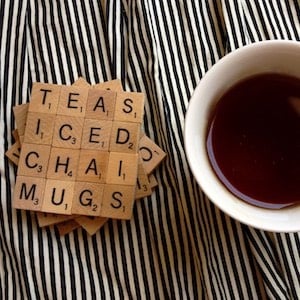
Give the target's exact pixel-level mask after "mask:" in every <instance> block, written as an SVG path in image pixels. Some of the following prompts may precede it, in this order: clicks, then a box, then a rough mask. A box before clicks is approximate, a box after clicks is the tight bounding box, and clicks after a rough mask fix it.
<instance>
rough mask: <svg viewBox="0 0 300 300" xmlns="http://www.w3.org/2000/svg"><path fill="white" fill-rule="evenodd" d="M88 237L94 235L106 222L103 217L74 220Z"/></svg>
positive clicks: (83, 217) (106, 219) (84, 217)
mask: <svg viewBox="0 0 300 300" xmlns="http://www.w3.org/2000/svg"><path fill="white" fill-rule="evenodd" d="M75 221H76V222H77V223H78V224H79V225H80V226H82V228H83V229H84V230H85V231H87V233H88V234H89V235H94V234H95V233H96V232H97V231H98V230H99V229H100V228H101V227H103V225H104V224H105V223H106V222H107V221H108V218H103V217H91V216H89V217H86V216H81V217H78V218H76V220H75Z"/></svg>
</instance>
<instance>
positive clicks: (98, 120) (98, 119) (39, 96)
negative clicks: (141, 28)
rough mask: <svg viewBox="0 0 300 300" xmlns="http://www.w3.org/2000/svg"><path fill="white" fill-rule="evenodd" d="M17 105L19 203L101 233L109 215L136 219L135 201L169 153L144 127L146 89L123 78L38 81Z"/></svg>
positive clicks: (44, 216)
mask: <svg viewBox="0 0 300 300" xmlns="http://www.w3.org/2000/svg"><path fill="white" fill-rule="evenodd" d="M13 111H14V116H15V121H16V130H14V132H13V136H14V139H15V143H14V144H13V145H12V147H11V148H10V149H9V150H8V151H7V152H6V155H7V157H8V158H9V159H10V160H11V161H12V162H13V163H14V164H15V165H17V166H18V169H17V177H16V185H15V190H14V198H13V207H14V208H17V209H25V210H30V211H34V212H36V215H37V218H38V224H39V226H41V227H43V226H50V225H56V226H57V228H58V229H59V232H60V233H61V234H66V233H69V232H70V231H72V230H74V229H76V228H78V227H83V228H84V229H85V230H86V231H87V232H88V233H89V234H94V233H95V232H96V231H97V230H98V229H99V228H101V227H102V225H103V224H104V223H105V222H106V221H107V220H108V219H109V218H113V219H130V218H131V216H132V210H133V205H134V202H135V200H137V199H140V198H143V197H146V196H149V195H151V193H152V191H153V188H154V187H155V186H156V185H157V182H156V180H155V177H154V176H153V171H154V169H155V168H156V167H157V166H158V165H159V164H160V162H161V161H162V160H163V159H164V157H165V156H166V154H165V153H164V151H163V150H162V149H160V148H159V147H158V146H157V145H156V144H155V143H154V142H153V141H152V140H151V139H149V138H148V137H147V136H146V135H145V134H143V133H142V132H141V124H142V121H143V112H144V95H143V94H142V93H132V92H125V91H123V89H122V85H121V82H120V80H112V81H107V82H104V83H99V84H96V85H93V86H91V85H89V84H88V83H87V82H86V81H85V80H84V79H83V78H79V79H78V80H77V81H76V82H75V83H74V84H73V85H71V86H66V85H55V84H46V83H39V82H37V83H34V84H33V86H32V92H31V99H30V102H29V103H27V104H23V105H19V106H16V107H14V109H13Z"/></svg>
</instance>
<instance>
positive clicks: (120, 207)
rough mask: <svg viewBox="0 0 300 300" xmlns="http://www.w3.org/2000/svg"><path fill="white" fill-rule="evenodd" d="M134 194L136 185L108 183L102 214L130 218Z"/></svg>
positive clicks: (105, 189)
mask: <svg viewBox="0 0 300 300" xmlns="http://www.w3.org/2000/svg"><path fill="white" fill-rule="evenodd" d="M134 195H135V186H127V185H111V184H106V185H105V187H104V195H103V200H102V207H101V211H100V216H101V217H107V218H114V219H127V220H128V219H130V218H131V216H132V209H133V204H134Z"/></svg>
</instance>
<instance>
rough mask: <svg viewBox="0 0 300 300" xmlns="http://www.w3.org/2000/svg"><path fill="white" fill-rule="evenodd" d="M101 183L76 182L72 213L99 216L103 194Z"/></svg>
mask: <svg viewBox="0 0 300 300" xmlns="http://www.w3.org/2000/svg"><path fill="white" fill-rule="evenodd" d="M103 188H104V185H103V184H98V183H90V182H80V181H78V182H76V185H75V189H74V198H73V204H72V214H79V215H89V216H99V215H100V209H101V202H102V195H103Z"/></svg>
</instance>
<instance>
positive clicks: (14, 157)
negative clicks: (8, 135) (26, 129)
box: [5, 141, 21, 166]
mask: <svg viewBox="0 0 300 300" xmlns="http://www.w3.org/2000/svg"><path fill="white" fill-rule="evenodd" d="M20 152H21V144H20V141H16V142H15V143H14V144H13V145H12V146H11V147H10V148H9V149H8V150H7V151H6V152H5V155H6V156H7V157H8V158H9V159H10V161H12V162H13V163H14V164H15V165H16V166H17V165H18V164H19V159H20Z"/></svg>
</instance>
